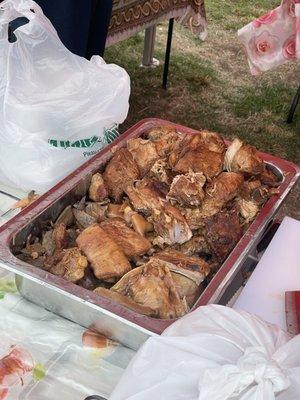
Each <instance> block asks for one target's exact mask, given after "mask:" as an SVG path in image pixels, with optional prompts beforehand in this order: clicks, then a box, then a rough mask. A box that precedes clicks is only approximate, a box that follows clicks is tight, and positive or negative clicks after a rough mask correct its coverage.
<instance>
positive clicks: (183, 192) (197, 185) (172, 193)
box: [167, 172, 206, 206]
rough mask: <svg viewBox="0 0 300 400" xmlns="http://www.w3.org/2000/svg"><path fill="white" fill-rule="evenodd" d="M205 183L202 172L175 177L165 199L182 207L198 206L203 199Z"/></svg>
mask: <svg viewBox="0 0 300 400" xmlns="http://www.w3.org/2000/svg"><path fill="white" fill-rule="evenodd" d="M205 181H206V178H205V176H204V175H203V174H202V172H197V173H194V172H189V173H188V174H186V175H177V176H175V178H174V179H173V182H172V184H171V187H170V190H169V193H168V195H167V199H168V200H175V201H177V202H178V203H179V204H180V205H182V206H184V205H187V206H199V205H200V204H201V203H202V200H203V198H204V190H203V186H204V184H205Z"/></svg>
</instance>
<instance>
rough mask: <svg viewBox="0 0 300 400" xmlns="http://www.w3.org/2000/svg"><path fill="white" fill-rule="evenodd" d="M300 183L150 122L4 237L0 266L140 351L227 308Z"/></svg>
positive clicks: (189, 132) (249, 156)
mask: <svg viewBox="0 0 300 400" xmlns="http://www.w3.org/2000/svg"><path fill="white" fill-rule="evenodd" d="M298 175H299V169H298V167H297V166H295V165H294V164H292V163H290V162H288V161H285V160H282V159H279V158H277V157H274V156H271V155H268V154H265V153H261V152H258V151H257V150H256V149H255V148H253V147H252V146H249V145H247V144H244V143H243V142H241V141H240V140H239V139H235V140H234V141H233V142H232V143H231V144H229V143H225V142H224V140H223V139H222V138H221V137H220V136H219V135H218V134H216V133H213V132H208V131H195V130H193V129H190V128H187V127H183V126H180V125H176V124H172V123H170V122H167V121H163V120H159V119H147V120H143V121H141V122H139V123H138V124H136V125H135V126H133V127H132V128H130V129H129V130H128V131H127V132H125V133H124V134H123V135H122V136H121V137H120V138H118V139H117V140H116V141H115V142H114V143H112V144H111V145H109V146H107V147H106V148H105V149H103V150H102V151H101V152H99V153H98V154H97V155H95V156H94V157H93V158H92V159H90V160H89V161H87V162H86V163H85V164H84V165H82V166H81V167H79V168H78V169H77V170H75V171H74V172H73V173H71V174H70V175H69V176H68V177H66V178H65V179H64V180H63V181H61V182H60V183H58V184H57V185H56V186H55V187H54V188H53V189H51V190H50V191H49V192H47V193H45V194H44V195H43V196H41V197H40V198H39V199H38V200H36V201H35V202H34V203H33V204H31V205H29V206H28V207H27V208H26V209H24V210H22V211H21V212H20V213H19V214H18V215H17V216H16V217H15V218H13V219H12V220H11V221H9V222H8V223H7V224H6V225H5V226H3V227H2V228H0V265H1V266H3V267H4V268H7V269H9V270H11V271H13V272H15V273H16V283H17V286H18V289H19V291H20V292H21V293H22V295H23V296H24V297H26V298H27V299H29V300H31V301H33V302H34V303H36V304H39V305H41V306H43V307H45V308H47V309H48V310H50V311H53V312H55V313H57V314H60V315H62V316H64V317H66V318H68V319H70V320H73V321H75V322H77V323H79V324H81V325H83V326H86V327H91V328H92V329H95V330H97V331H100V332H101V333H103V334H105V335H107V336H109V337H111V338H113V339H115V340H117V341H120V342H121V343H123V344H125V345H127V346H129V347H131V348H133V349H137V348H139V346H140V345H141V344H142V343H143V342H144V341H145V340H146V339H147V338H148V337H149V336H150V335H153V334H160V333H162V332H163V330H164V329H165V328H167V327H168V326H169V325H170V324H171V323H172V322H173V321H174V320H175V319H176V318H178V317H180V316H182V315H184V314H185V313H187V312H189V311H190V310H192V309H195V308H196V307H199V306H200V305H204V304H208V303H211V302H218V301H220V299H221V298H222V297H223V295H224V293H226V296H227V289H230V288H231V286H232V285H233V283H234V279H235V277H237V276H238V272H239V271H240V269H241V268H242V265H243V263H244V261H245V259H246V258H247V257H248V255H250V253H251V251H252V249H253V248H254V246H256V245H257V243H258V242H259V240H260V238H261V237H262V236H263V234H264V231H265V229H266V228H267V225H268V223H269V222H270V221H271V219H272V216H273V215H274V212H275V211H276V210H277V209H278V208H279V206H280V205H281V204H282V202H283V200H284V198H285V197H286V195H287V194H288V192H289V191H290V189H291V188H292V186H293V185H294V184H295V182H296V181H297V178H298ZM227 297H228V296H227Z"/></svg>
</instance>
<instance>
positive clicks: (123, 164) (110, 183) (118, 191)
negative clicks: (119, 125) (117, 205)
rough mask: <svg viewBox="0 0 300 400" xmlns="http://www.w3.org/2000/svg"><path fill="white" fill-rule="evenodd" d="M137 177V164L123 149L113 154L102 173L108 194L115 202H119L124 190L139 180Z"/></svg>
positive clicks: (128, 152) (127, 151)
mask: <svg viewBox="0 0 300 400" xmlns="http://www.w3.org/2000/svg"><path fill="white" fill-rule="evenodd" d="M139 176H140V173H139V168H138V166H137V163H136V162H135V161H134V159H133V157H132V154H131V153H130V151H129V150H128V149H125V148H123V149H120V150H118V151H117V152H116V153H115V155H114V156H113V158H112V159H111V160H110V161H109V163H108V164H107V166H106V168H105V171H104V173H103V178H104V181H105V185H106V187H107V189H108V193H109V195H110V196H111V197H112V198H113V199H114V200H116V201H118V200H120V198H121V197H122V194H123V193H124V191H125V190H126V188H127V187H128V186H129V185H131V184H132V183H133V182H134V181H135V180H137V179H139Z"/></svg>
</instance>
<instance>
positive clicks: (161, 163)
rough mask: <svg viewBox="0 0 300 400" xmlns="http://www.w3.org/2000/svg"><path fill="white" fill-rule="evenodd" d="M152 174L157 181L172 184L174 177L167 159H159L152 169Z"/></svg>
mask: <svg viewBox="0 0 300 400" xmlns="http://www.w3.org/2000/svg"><path fill="white" fill-rule="evenodd" d="M150 176H151V177H153V178H154V179H155V180H157V181H160V182H163V183H166V184H167V185H170V184H171V182H172V179H173V173H172V170H171V168H170V166H169V164H168V163H167V160H166V159H164V158H161V159H159V160H157V161H156V162H155V163H154V164H153V166H152V168H151V169H150Z"/></svg>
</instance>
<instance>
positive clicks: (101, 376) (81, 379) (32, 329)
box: [0, 269, 134, 400]
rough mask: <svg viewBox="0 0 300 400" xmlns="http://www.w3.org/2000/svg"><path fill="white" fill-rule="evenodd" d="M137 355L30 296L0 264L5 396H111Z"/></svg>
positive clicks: (0, 388)
mask: <svg viewBox="0 0 300 400" xmlns="http://www.w3.org/2000/svg"><path fill="white" fill-rule="evenodd" d="M133 355H134V352H133V351H132V350H130V349H128V348H125V347H123V346H121V345H119V344H117V343H115V342H112V341H111V340H109V339H107V338H105V337H104V336H101V335H97V334H94V333H93V332H90V331H87V330H86V329H85V328H83V327H81V326H79V325H77V324H74V323H72V322H70V321H68V320H65V319H63V318H61V317H59V316H57V315H54V314H52V313H50V312H48V311H46V310H45V309H43V308H41V307H38V306H36V305H34V304H32V303H30V302H29V301H27V300H25V299H24V298H22V296H21V295H20V294H19V293H18V291H17V288H16V286H15V280H14V275H13V274H11V273H9V272H8V271H5V270H3V269H0V400H4V399H5V400H56V399H57V400H58V399H59V400H61V399H63V400H84V399H85V398H86V397H88V396H91V395H93V394H94V395H95V394H96V395H100V396H104V397H107V396H108V395H109V394H110V393H111V392H112V390H113V388H114V387H115V385H116V384H117V382H118V380H119V379H120V377H121V374H122V373H123V370H124V369H125V367H126V366H127V364H128V363H129V361H130V360H131V358H132V356H133Z"/></svg>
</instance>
